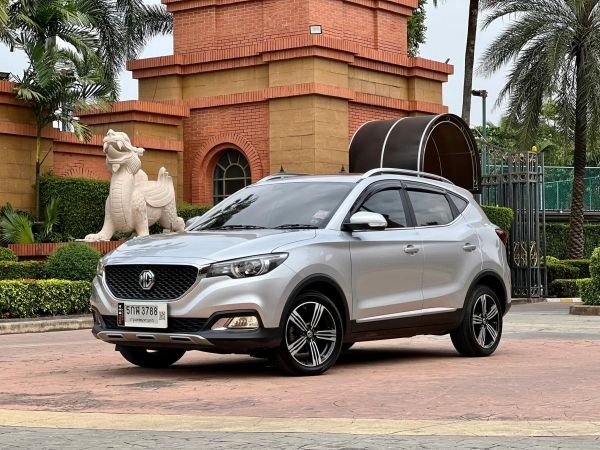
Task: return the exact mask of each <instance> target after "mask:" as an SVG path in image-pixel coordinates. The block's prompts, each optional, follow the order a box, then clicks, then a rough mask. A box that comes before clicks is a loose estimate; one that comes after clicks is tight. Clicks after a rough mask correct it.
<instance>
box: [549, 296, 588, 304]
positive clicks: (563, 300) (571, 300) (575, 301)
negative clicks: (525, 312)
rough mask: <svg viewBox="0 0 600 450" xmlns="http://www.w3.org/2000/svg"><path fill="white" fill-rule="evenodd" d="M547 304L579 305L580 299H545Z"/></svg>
mask: <svg viewBox="0 0 600 450" xmlns="http://www.w3.org/2000/svg"><path fill="white" fill-rule="evenodd" d="M546 301H547V302H548V303H581V299H580V298H578V297H573V298H571V297H567V298H547V299H546Z"/></svg>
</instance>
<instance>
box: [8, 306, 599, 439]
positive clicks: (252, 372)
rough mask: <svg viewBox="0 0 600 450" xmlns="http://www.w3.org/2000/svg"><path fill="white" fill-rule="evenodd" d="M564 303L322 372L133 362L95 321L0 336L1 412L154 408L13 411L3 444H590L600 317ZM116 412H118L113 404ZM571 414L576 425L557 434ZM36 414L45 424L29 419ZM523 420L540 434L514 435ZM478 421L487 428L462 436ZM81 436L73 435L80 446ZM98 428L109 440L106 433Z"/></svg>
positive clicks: (359, 351) (368, 351) (199, 360)
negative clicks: (462, 342)
mask: <svg viewBox="0 0 600 450" xmlns="http://www.w3.org/2000/svg"><path fill="white" fill-rule="evenodd" d="M566 308H567V306H566V305H560V304H559V305H552V304H537V305H526V306H525V305H524V306H516V307H514V308H513V311H512V312H511V314H510V315H509V317H508V319H507V324H506V328H505V339H504V341H503V342H502V344H501V346H500V349H499V351H498V352H497V354H496V355H495V356H493V357H491V358H483V359H469V358H463V357H459V356H457V354H456V352H455V351H454V349H453V348H452V344H451V343H450V341H449V338H448V337H416V338H412V339H404V340H393V341H383V342H374V343H361V344H357V346H356V348H355V349H353V350H352V351H350V352H349V353H348V354H347V355H344V356H343V358H342V359H341V361H340V362H339V363H338V365H337V366H335V367H334V368H333V369H332V370H331V371H330V372H328V373H327V374H325V375H324V376H320V377H313V378H294V377H287V376H282V375H281V374H280V373H279V372H278V371H277V370H275V369H274V368H272V367H268V366H267V365H266V364H265V363H264V361H262V360H257V359H253V358H249V357H246V356H235V355H209V354H204V353H198V352H191V353H188V354H187V355H186V356H185V357H184V358H183V359H182V360H181V362H179V363H178V364H176V365H175V366H174V367H172V368H170V369H165V370H158V371H154V370H146V369H140V368H136V367H133V366H131V365H129V364H128V363H126V362H125V361H124V360H122V359H121V357H120V355H119V354H118V353H115V352H114V350H113V349H112V347H111V346H109V345H107V344H104V343H102V342H99V341H96V340H95V339H93V338H92V337H91V334H90V332H89V331H73V332H56V333H46V334H29V335H9V336H0V348H2V352H1V353H0V367H1V368H2V370H1V371H0V412H2V410H3V411H4V412H5V414H4V417H10V411H11V410H32V411H63V412H71V413H73V412H78V413H86V412H88V413H96V412H104V413H135V414H142V415H152V417H154V418H155V419H156V428H151V429H150V430H148V429H147V428H143V429H144V430H147V431H143V432H142V431H138V432H133V431H131V432H123V431H119V432H118V433H112V434H111V433H110V432H104V431H102V432H101V431H99V430H87V429H86V428H85V427H86V426H87V425H85V424H82V425H79V424H78V423H77V422H78V419H77V417H85V416H86V414H80V415H79V416H77V417H75V418H73V419H69V420H72V423H66V424H65V423H63V422H61V423H60V424H57V423H54V422H53V421H52V420H49V421H48V422H47V423H37V422H36V421H35V420H34V419H31V420H30V421H29V422H27V421H24V422H22V423H21V422H19V424H20V425H22V426H21V427H19V428H11V427H9V426H14V423H9V422H10V420H5V421H4V422H3V421H2V418H1V417H2V415H1V414H0V426H2V425H4V426H5V428H0V430H2V431H1V432H2V433H3V434H2V435H1V436H0V445H8V444H10V443H13V444H15V445H17V444H18V443H19V442H25V443H35V442H38V443H46V444H47V446H48V447H47V448H83V444H84V442H83V440H84V437H85V436H97V438H96V437H94V438H90V439H88V438H87V437H86V438H85V442H88V443H90V446H91V447H93V448H98V447H107V446H109V445H108V444H111V445H115V446H116V448H128V447H127V446H126V445H125V442H129V443H130V444H131V445H134V444H140V445H142V446H143V445H146V446H152V445H151V444H148V445H147V443H152V442H155V443H158V442H166V441H165V440H169V439H171V438H172V437H173V436H178V437H177V438H176V440H174V441H173V442H181V445H182V446H184V445H185V442H186V440H187V439H190V440H191V441H193V442H196V443H198V442H205V443H206V445H208V444H210V446H211V447H212V446H214V447H215V448H225V447H226V446H227V444H224V443H227V442H229V441H228V440H230V441H231V442H230V443H231V445H230V448H235V445H237V443H238V442H239V443H243V442H245V441H247V442H248V443H253V444H251V445H250V447H254V446H259V445H260V446H264V445H267V446H269V447H282V448H298V447H300V446H301V445H305V444H306V445H307V446H308V447H309V448H319V446H324V447H326V446H329V447H330V448H331V447H334V448H337V447H357V448H363V447H373V448H375V447H385V446H390V447H396V448H398V447H406V448H445V447H448V446H454V445H460V446H466V447H473V448H479V447H477V446H481V448H488V447H491V446H494V445H497V444H498V443H500V445H501V446H506V447H511V446H514V448H525V447H528V448H531V447H535V446H540V447H544V448H551V447H559V446H562V447H564V446H569V445H572V444H573V443H577V445H576V446H573V448H593V447H594V446H596V447H598V446H599V445H598V444H600V443H599V442H598V441H597V438H598V436H600V385H599V384H598V371H599V370H600V348H599V346H600V318H598V317H581V316H569V315H567V310H566ZM7 414H8V415H7ZM15 414H17V413H15ZM173 414H182V415H186V416H189V417H204V416H210V417H213V418H217V419H215V420H217V422H218V423H221V421H220V420H218V417H222V424H223V427H225V426H226V424H227V423H228V417H230V418H233V417H251V418H265V419H266V418H281V419H283V420H288V422H289V423H294V420H295V419H299V420H301V419H304V418H323V419H324V423H327V424H330V423H331V424H335V421H333V420H334V419H386V420H390V421H406V420H409V421H417V422H415V423H421V422H418V421H422V422H423V423H425V422H424V421H432V420H433V421H434V425H433V426H431V425H428V428H427V430H430V436H427V435H425V436H413V437H411V436H403V437H402V440H401V441H397V440H395V439H398V438H397V437H393V436H390V435H389V434H390V430H391V428H388V429H384V430H383V431H382V430H379V431H378V430H377V427H375V426H374V431H373V434H372V435H368V434H367V435H364V434H363V435H361V436H351V434H354V433H355V431H354V430H353V429H352V426H351V425H349V424H351V422H348V421H346V422H343V423H344V425H343V426H341V427H340V428H339V429H337V428H335V427H334V426H332V429H331V430H328V429H324V430H321V429H319V433H318V434H310V433H309V432H310V431H311V428H310V427H308V428H307V429H302V430H300V431H303V432H304V433H293V432H291V431H298V430H294V429H293V427H292V428H290V429H289V430H291V431H289V432H286V433H277V434H274V433H273V432H274V431H279V430H270V429H268V428H266V429H263V430H261V431H264V433H261V434H252V433H250V432H251V431H253V429H252V426H249V427H247V429H244V428H240V429H234V430H231V432H228V433H222V432H219V430H218V429H216V430H215V429H214V428H209V429H203V430H200V431H202V433H200V434H198V433H196V435H194V433H193V432H194V429H186V428H183V429H184V430H185V431H182V432H178V433H176V434H173V433H172V432H170V431H169V428H164V427H161V421H160V418H161V417H167V416H169V415H173ZM32 417H33V416H32ZM111 417H112V416H111ZM121 417H123V416H121ZM125 417H126V416H125ZM114 420H115V423H116V422H118V421H119V420H120V418H119V416H114ZM435 421H439V423H440V424H442V422H443V421H452V423H454V422H455V423H456V426H457V427H458V428H456V429H457V430H458V431H457V433H456V434H457V436H452V435H450V434H449V433H450V432H452V430H450V431H448V432H441V434H445V435H444V436H440V435H439V434H440V432H439V430H440V429H441V430H444V426H441V425H440V427H436V426H435V424H436V423H438V422H435ZM484 421H486V422H489V423H490V424H491V425H494V424H500V423H504V422H506V423H509V424H511V425H510V426H508V427H507V428H506V431H505V433H506V435H500V436H497V435H495V434H494V433H491V435H490V432H489V431H488V432H486V431H485V429H482V430H483V431H482V432H481V433H479V432H478V430H479V428H477V427H475V426H474V424H479V423H484ZM523 421H533V422H531V423H534V424H535V423H540V424H552V427H554V428H552V431H551V433H552V434H555V435H557V437H556V440H554V441H553V440H552V439H550V438H546V437H544V436H549V435H550V432H549V431H544V427H543V426H542V427H541V428H539V427H537V428H536V426H533V425H531V423H530V422H523ZM183 422H185V420H183ZM392 423H395V422H392ZM398 423H400V422H398ZM427 423H429V422H427ZM528 424H529V425H528ZM569 424H570V425H569ZM573 424H575V425H577V424H579V425H580V426H578V427H575V428H571V429H572V430H575V431H572V432H567V431H565V432H564V433H561V430H569V429H570V428H569V426H572V425H573ZM521 425H522V427H521ZM37 426H43V427H49V428H44V429H41V428H40V429H36V428H32V427H37ZM211 426H213V425H211ZM544 426H545V425H544ZM54 427H58V429H63V428H74V429H73V430H69V431H64V430H63V431H64V433H63V434H62V435H61V433H60V432H57V428H54ZM461 427H462V428H461ZM520 427H521V428H520ZM106 428H111V426H110V425H107V426H106ZM117 428H118V427H117ZM436 428H437V429H438V430H436ZM484 428H485V427H484ZM133 429H136V428H133ZM520 429H523V430H525V432H526V434H527V433H528V434H533V435H537V436H539V437H538V438H535V439H534V440H532V439H533V438H525V437H524V436H519V434H522V433H519V430H520ZM152 430H155V431H152ZM285 430H286V427H283V429H282V431H285ZM586 430H589V431H586ZM405 431H406V428H405ZM367 432H368V431H367ZM546 432H547V433H548V434H544V433H546ZM86 433H89V434H88V435H86ZM186 433H188V434H189V433H191V434H189V436H188V434H186ZM425 433H429V431H427V432H425ZM403 434H406V433H403ZM415 434H424V433H421V432H419V433H415ZM478 434H481V435H482V436H484V437H480V438H473V439H475V440H473V441H468V442H469V443H467V441H465V439H467V438H469V439H470V437H469V435H478ZM562 435H566V436H571V437H568V438H566V437H562ZM36 436H37V437H36ZM61 436H63V437H64V443H65V445H64V446H62V447H61V446H60V445H58V444H56V447H53V445H54V444H52V443H53V442H59V441H60V440H61V439H62V438H61ZM102 436H104V438H102ZM202 436H203V437H202ZM79 438H81V439H82V442H81V444H82V446H81V447H77V442H78V441H77V439H79ZM101 438H102V439H105V442H106V444H107V445H101V443H102V441H101ZM477 439H480V440H477ZM146 440H147V443H146V444H144V442H145V441H146ZM161 440H162V441H161ZM261 440H262V441H261ZM261 442H264V444H261ZM353 442H354V443H353ZM7 443H8V444H7ZM119 443H120V444H121V445H119ZM96 444H98V445H96ZM130 444H127V445H130ZM19 445H21V444H19ZM25 445H26V447H27V446H28V444H25ZM156 445H158V444H156ZM177 446H178V445H175V446H174V447H173V448H176V447H177ZM194 448H199V447H198V446H195V447H194Z"/></svg>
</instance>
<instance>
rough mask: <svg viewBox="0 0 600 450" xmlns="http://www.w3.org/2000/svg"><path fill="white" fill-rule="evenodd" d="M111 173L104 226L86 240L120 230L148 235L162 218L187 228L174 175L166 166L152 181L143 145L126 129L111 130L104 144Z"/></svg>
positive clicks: (175, 226) (175, 228)
mask: <svg viewBox="0 0 600 450" xmlns="http://www.w3.org/2000/svg"><path fill="white" fill-rule="evenodd" d="M102 150H103V151H104V154H105V155H106V166H107V167H108V170H109V172H110V173H111V180H110V194H109V196H108V198H107V199H106V207H105V211H104V226H103V227H102V230H100V232H98V233H97V234H88V235H87V236H86V237H85V239H84V240H85V241H108V240H110V239H111V238H112V236H113V234H114V233H116V232H124V233H130V232H135V234H136V235H137V236H147V235H148V234H149V231H148V228H149V227H150V226H152V225H153V224H155V223H156V222H158V223H159V224H160V225H161V226H162V227H163V228H165V229H170V230H171V231H183V229H184V227H185V223H184V221H183V219H182V218H181V217H178V216H177V209H176V199H175V188H174V187H173V179H172V178H171V177H170V176H169V173H168V172H167V171H166V169H165V168H164V167H161V168H160V170H159V171H158V179H157V180H156V181H148V175H146V173H145V172H144V171H143V170H142V161H141V160H140V156H141V155H142V154H143V153H144V149H143V148H138V147H134V146H133V145H132V144H131V141H130V140H129V136H127V134H126V133H122V132H119V131H113V130H108V133H106V136H105V137H104V145H103V147H102Z"/></svg>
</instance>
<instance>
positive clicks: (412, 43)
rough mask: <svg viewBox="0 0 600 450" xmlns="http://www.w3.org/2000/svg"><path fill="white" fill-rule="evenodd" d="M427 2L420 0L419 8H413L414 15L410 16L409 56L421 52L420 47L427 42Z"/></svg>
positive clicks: (408, 26)
mask: <svg viewBox="0 0 600 450" xmlns="http://www.w3.org/2000/svg"><path fill="white" fill-rule="evenodd" d="M426 3H427V0H419V4H418V6H417V8H416V9H415V10H413V13H412V16H410V17H409V18H408V22H407V30H408V56H412V57H414V56H417V55H418V54H419V47H420V46H421V44H423V43H424V42H425V32H426V31H427V26H426V25H425V19H426V17H427V13H426V12H425V4H426Z"/></svg>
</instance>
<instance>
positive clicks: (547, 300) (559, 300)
mask: <svg viewBox="0 0 600 450" xmlns="http://www.w3.org/2000/svg"><path fill="white" fill-rule="evenodd" d="M511 303H512V304H513V305H529V304H532V303H581V299H580V298H577V297H565V298H513V299H512V300H511Z"/></svg>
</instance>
